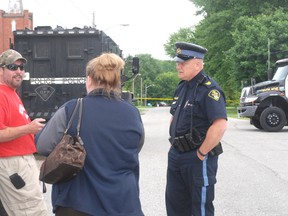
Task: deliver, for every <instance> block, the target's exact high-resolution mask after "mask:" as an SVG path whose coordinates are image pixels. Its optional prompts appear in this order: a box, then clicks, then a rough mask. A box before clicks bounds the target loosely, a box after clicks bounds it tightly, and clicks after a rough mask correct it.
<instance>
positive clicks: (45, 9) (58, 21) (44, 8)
mask: <svg viewBox="0 0 288 216" xmlns="http://www.w3.org/2000/svg"><path fill="white" fill-rule="evenodd" d="M34 1H35V2H36V3H37V4H38V5H39V6H40V8H41V10H43V11H46V12H47V13H48V15H49V16H51V17H53V18H54V19H55V20H56V21H57V23H59V25H63V26H65V24H64V23H62V22H61V20H59V19H58V18H57V17H56V16H54V15H53V14H52V13H51V12H50V11H49V10H47V7H46V6H43V5H42V4H41V3H40V2H38V0H34Z"/></svg>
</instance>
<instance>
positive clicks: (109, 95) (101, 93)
mask: <svg viewBox="0 0 288 216" xmlns="http://www.w3.org/2000/svg"><path fill="white" fill-rule="evenodd" d="M88 95H93V96H104V97H107V98H114V99H116V98H118V97H117V94H116V93H115V92H114V91H111V92H107V91H105V90H104V89H103V88H98V89H94V90H92V91H90V92H89V93H88Z"/></svg>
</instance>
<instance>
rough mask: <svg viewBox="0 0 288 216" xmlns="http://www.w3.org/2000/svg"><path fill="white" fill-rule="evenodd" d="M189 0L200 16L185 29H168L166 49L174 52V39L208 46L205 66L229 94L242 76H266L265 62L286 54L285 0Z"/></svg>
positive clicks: (287, 9) (232, 95) (237, 91)
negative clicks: (201, 17) (174, 30)
mask: <svg viewBox="0 0 288 216" xmlns="http://www.w3.org/2000/svg"><path fill="white" fill-rule="evenodd" d="M190 1H191V3H194V4H195V5H196V6H197V7H198V12H197V13H198V14H201V15H202V16H203V17H204V19H203V20H202V21H201V22H200V23H199V24H198V25H197V26H195V27H194V28H190V29H185V31H186V32H184V31H183V30H182V31H181V30H180V31H179V32H178V33H174V34H172V35H170V38H169V41H168V42H167V44H165V50H166V53H167V54H168V55H172V53H173V52H172V50H173V49H174V50H175V42H176V41H186V42H191V43H196V44H199V45H202V46H204V47H206V48H207V49H208V55H206V57H205V71H206V73H208V75H210V76H212V77H213V78H214V79H216V81H218V82H219V84H220V85H221V87H222V88H223V90H224V92H225V94H226V97H227V98H228V99H237V98H238V96H239V94H240V91H241V81H245V80H250V78H252V77H255V78H256V80H257V81H263V80H266V79H267V73H266V71H267V67H268V65H270V64H271V65H273V63H274V62H275V61H276V60H277V59H280V58H284V57H285V55H287V45H286V43H285V42H286V41H287V39H288V29H287V28H286V26H287V24H288V23H287V20H288V15H287V12H288V7H287V5H288V0H254V1H251V0H229V1H225V0H190ZM185 33H186V35H185ZM268 40H269V42H270V49H271V50H270V51H271V55H270V62H269V64H267V63H268V62H267V60H268V49H269V48H268ZM174 52H175V51H174Z"/></svg>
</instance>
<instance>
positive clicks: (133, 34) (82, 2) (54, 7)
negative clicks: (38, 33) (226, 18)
mask: <svg viewBox="0 0 288 216" xmlns="http://www.w3.org/2000/svg"><path fill="white" fill-rule="evenodd" d="M22 3H23V9H24V10H29V12H31V13H33V25H34V27H36V26H46V25H48V26H51V27H52V28H55V27H56V26H57V25H59V26H62V27H63V28H73V27H80V28H82V27H84V26H93V24H95V25H96V28H97V29H99V30H102V31H104V32H105V33H106V34H107V35H109V36H110V37H111V38H112V39H113V40H114V41H115V42H116V43H117V44H118V45H119V47H120V49H122V50H123V54H124V57H125V56H128V55H132V56H134V55H137V54H150V55H151V56H152V57H153V58H156V59H161V60H168V59H170V57H169V56H167V55H166V54H165V50H164V44H165V43H167V41H168V40H169V36H170V35H171V34H173V33H176V32H178V31H179V29H180V28H186V27H191V26H194V25H195V24H197V23H198V22H199V21H200V20H201V17H200V16H196V15H195V13H196V8H195V6H194V5H193V4H192V3H191V2H190V1H189V0H49V1H47V0H45V1H44V0H22ZM8 5H9V0H1V1H0V9H1V10H4V11H6V12H7V11H8ZM123 24H125V25H126V24H128V26H123Z"/></svg>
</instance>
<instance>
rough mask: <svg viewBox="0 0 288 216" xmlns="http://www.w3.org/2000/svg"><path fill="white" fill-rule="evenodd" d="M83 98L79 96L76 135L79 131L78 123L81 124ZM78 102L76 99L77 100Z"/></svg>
mask: <svg viewBox="0 0 288 216" xmlns="http://www.w3.org/2000/svg"><path fill="white" fill-rule="evenodd" d="M82 99H83V98H79V99H78V100H79V103H80V104H79V116H78V123H77V136H78V137H80V136H79V133H80V125H81V118H82V107H83V101H82ZM77 102H78V101H77Z"/></svg>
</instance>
